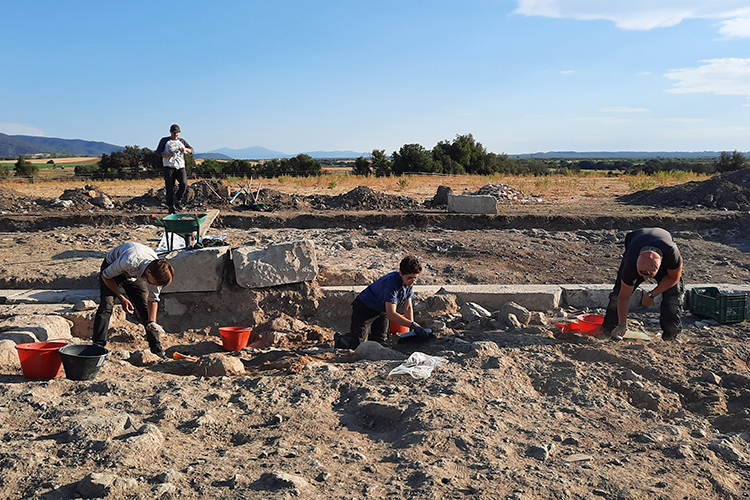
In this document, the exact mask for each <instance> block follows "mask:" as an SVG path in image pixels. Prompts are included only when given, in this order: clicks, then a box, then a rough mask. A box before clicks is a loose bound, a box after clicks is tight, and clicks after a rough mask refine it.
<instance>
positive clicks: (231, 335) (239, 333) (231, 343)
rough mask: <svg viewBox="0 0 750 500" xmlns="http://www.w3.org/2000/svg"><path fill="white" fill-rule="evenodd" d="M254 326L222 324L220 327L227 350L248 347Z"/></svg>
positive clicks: (238, 349)
mask: <svg viewBox="0 0 750 500" xmlns="http://www.w3.org/2000/svg"><path fill="white" fill-rule="evenodd" d="M252 331H253V329H252V328H248V327H245V326H222V327H219V333H220V334H221V343H222V345H223V346H224V350H225V351H240V350H242V349H244V348H245V347H247V341H248V339H249V338H250V332H252Z"/></svg>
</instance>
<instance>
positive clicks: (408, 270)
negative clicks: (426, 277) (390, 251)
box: [398, 255, 422, 274]
mask: <svg viewBox="0 0 750 500" xmlns="http://www.w3.org/2000/svg"><path fill="white" fill-rule="evenodd" d="M398 270H399V271H401V274H419V273H421V272H422V263H421V262H419V258H418V257H417V256H416V255H407V256H406V257H404V258H403V259H402V260H401V264H399V266H398Z"/></svg>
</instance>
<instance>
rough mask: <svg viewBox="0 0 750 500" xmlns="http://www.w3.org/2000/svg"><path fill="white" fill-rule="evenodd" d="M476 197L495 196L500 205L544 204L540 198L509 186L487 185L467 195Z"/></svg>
mask: <svg viewBox="0 0 750 500" xmlns="http://www.w3.org/2000/svg"><path fill="white" fill-rule="evenodd" d="M466 194H469V195H474V196H481V195H484V196H487V195H489V196H493V197H494V198H495V199H496V200H497V202H498V203H502V204H506V205H511V204H513V203H542V202H544V200H543V199H542V198H539V197H534V196H527V195H526V194H525V193H524V192H523V191H522V190H520V189H515V188H512V187H510V186H508V185H507V184H485V185H484V186H482V187H480V188H479V189H478V190H477V191H475V192H473V193H466Z"/></svg>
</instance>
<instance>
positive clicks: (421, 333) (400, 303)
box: [334, 255, 429, 349]
mask: <svg viewBox="0 0 750 500" xmlns="http://www.w3.org/2000/svg"><path fill="white" fill-rule="evenodd" d="M421 272H422V264H421V263H420V262H419V259H418V258H417V257H416V256H415V255H407V256H406V257H404V258H403V260H401V264H399V270H398V271H393V272H392V273H388V274H386V275H385V276H383V277H382V278H380V279H379V280H377V281H376V282H375V283H372V284H371V285H370V286H368V287H367V288H365V289H364V290H362V292H361V293H360V294H359V295H358V296H357V298H356V299H354V302H352V322H351V327H350V329H349V333H348V334H347V335H339V334H337V335H336V337H335V338H334V345H335V346H336V347H338V348H341V349H356V348H357V346H358V345H359V344H360V343H362V342H365V341H367V340H374V341H376V342H381V343H382V342H385V340H386V339H387V338H388V326H389V322H390V321H393V322H394V323H398V324H399V325H402V326H406V327H409V328H410V329H411V330H413V331H414V333H416V334H417V336H418V337H419V338H428V337H429V332H428V331H427V330H425V329H424V328H422V327H421V326H420V325H419V324H418V323H416V322H415V321H414V309H413V308H412V303H411V298H412V296H413V295H414V291H413V286H414V283H416V281H417V278H418V277H419V274H420V273H421ZM398 309H401V310H402V311H403V312H401V313H399V312H398Z"/></svg>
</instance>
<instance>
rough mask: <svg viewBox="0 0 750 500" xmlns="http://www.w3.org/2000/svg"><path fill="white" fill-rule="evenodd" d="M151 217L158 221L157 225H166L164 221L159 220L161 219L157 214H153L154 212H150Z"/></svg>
mask: <svg viewBox="0 0 750 500" xmlns="http://www.w3.org/2000/svg"><path fill="white" fill-rule="evenodd" d="M151 218H152V219H156V222H158V223H159V225H160V226H161V227H163V228H166V227H167V225H166V224H164V222H162V221H161V220H160V219H159V218H158V217H157V216H155V215H154V214H151Z"/></svg>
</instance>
